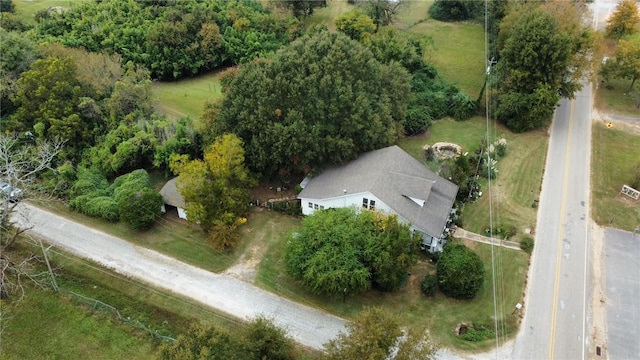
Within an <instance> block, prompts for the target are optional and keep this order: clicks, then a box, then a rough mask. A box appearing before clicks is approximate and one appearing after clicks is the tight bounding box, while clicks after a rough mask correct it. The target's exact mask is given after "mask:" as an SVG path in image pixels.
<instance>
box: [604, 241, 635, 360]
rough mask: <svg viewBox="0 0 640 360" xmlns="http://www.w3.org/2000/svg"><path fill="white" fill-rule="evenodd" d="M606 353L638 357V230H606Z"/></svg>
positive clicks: (616, 357)
mask: <svg viewBox="0 0 640 360" xmlns="http://www.w3.org/2000/svg"><path fill="white" fill-rule="evenodd" d="M604 237H605V245H604V252H605V265H606V269H607V270H606V274H607V275H606V294H607V330H608V331H607V335H608V341H607V355H609V359H612V360H616V359H640V306H638V299H640V282H638V279H640V234H637V235H635V236H633V234H632V233H630V232H627V231H621V230H617V229H606V230H605V235H604Z"/></svg>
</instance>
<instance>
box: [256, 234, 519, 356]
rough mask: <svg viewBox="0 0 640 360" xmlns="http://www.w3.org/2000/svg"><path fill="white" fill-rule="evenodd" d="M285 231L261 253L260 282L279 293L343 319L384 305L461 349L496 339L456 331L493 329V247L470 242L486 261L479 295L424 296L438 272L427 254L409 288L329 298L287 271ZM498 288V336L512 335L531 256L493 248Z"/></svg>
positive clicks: (483, 346) (441, 342)
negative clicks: (469, 337)
mask: <svg viewBox="0 0 640 360" xmlns="http://www.w3.org/2000/svg"><path fill="white" fill-rule="evenodd" d="M286 236H287V234H285V233H284V232H282V233H281V234H280V240H279V241H274V242H273V243H271V245H270V246H269V249H268V250H267V252H266V253H265V255H264V256H263V259H262V262H261V264H260V267H259V271H258V276H257V278H256V284H257V285H258V286H260V287H262V288H264V289H266V290H268V291H271V292H273V293H275V294H277V295H280V296H283V297H286V298H289V299H292V300H294V301H296V302H299V303H301V304H305V305H308V306H311V307H315V308H319V309H322V310H324V311H328V312H330V313H332V314H335V315H337V316H340V317H344V318H347V319H349V318H352V317H353V316H355V315H356V314H357V313H358V312H359V311H361V310H362V309H363V308H364V307H365V306H380V307H383V308H385V309H387V310H388V311H390V312H391V313H392V314H394V315H395V316H396V319H397V320H398V321H399V322H400V323H401V324H402V325H403V326H427V327H428V328H429V330H430V333H431V336H433V337H434V339H435V340H436V341H437V342H438V343H439V345H441V346H443V347H453V348H456V349H461V350H469V351H472V350H485V349H488V348H490V347H491V346H492V345H493V344H494V343H495V342H494V340H485V341H481V342H468V341H464V340H461V339H460V338H459V337H458V336H456V335H454V329H455V327H456V325H457V324H458V323H461V322H464V323H469V324H470V323H476V324H483V325H486V326H488V327H489V328H491V329H493V327H494V322H493V319H494V318H495V317H494V312H493V309H494V307H493V283H492V268H493V267H492V264H491V247H490V246H488V245H485V244H476V243H470V244H468V245H469V246H470V247H471V248H472V249H473V250H474V251H475V252H476V253H477V254H478V255H480V257H481V258H482V260H483V261H484V265H485V281H484V285H483V287H482V289H481V290H480V292H479V293H478V295H477V296H476V298H475V299H473V300H470V301H462V300H454V299H451V298H448V297H446V296H444V295H443V294H441V293H437V294H436V296H435V297H432V298H429V297H426V296H424V295H423V294H422V293H421V291H420V284H421V282H422V280H423V279H424V277H425V276H426V275H427V274H433V273H435V264H434V263H432V262H431V261H429V260H428V259H426V258H423V259H422V260H420V262H419V263H418V264H417V265H415V266H414V267H413V268H412V269H411V275H410V277H409V279H408V282H407V284H406V286H405V287H403V288H402V289H400V290H398V291H395V292H380V291H376V290H370V291H368V292H366V293H364V294H359V295H349V296H347V297H346V298H345V299H343V298H342V297H338V298H331V297H327V296H322V295H316V294H313V293H311V292H310V291H309V290H308V289H307V288H305V287H304V286H302V285H301V284H300V283H299V282H298V281H296V280H295V279H293V278H291V277H290V276H289V275H287V273H286V270H285V267H286V263H285V258H284V248H285V246H286V245H285V244H286V241H287V240H286V239H287V237H286ZM494 259H495V264H496V266H495V269H496V279H497V281H496V291H497V295H498V300H497V301H498V302H497V307H498V319H499V334H500V335H499V336H500V338H501V339H503V340H504V338H505V337H506V338H510V337H513V336H514V335H515V332H516V330H517V315H514V314H513V310H514V307H515V304H516V303H518V302H520V301H521V298H522V294H523V289H524V282H525V277H526V271H527V264H528V259H529V257H528V256H527V255H526V254H525V253H524V252H520V251H514V250H508V249H503V248H498V247H495V248H494Z"/></svg>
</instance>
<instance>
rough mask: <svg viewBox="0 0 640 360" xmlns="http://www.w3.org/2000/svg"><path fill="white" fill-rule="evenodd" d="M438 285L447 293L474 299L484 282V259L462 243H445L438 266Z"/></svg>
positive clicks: (461, 297) (459, 297)
mask: <svg viewBox="0 0 640 360" xmlns="http://www.w3.org/2000/svg"><path fill="white" fill-rule="evenodd" d="M436 276H437V278H438V287H439V288H440V290H442V292H443V293H445V295H447V296H450V297H453V298H457V299H473V298H474V297H475V296H476V294H477V293H478V291H480V289H481V288H482V284H483V282H484V264H483V263H482V259H480V257H479V256H478V255H477V254H476V253H474V252H473V251H472V250H471V249H469V248H468V247H466V246H464V245H462V244H453V243H449V244H447V245H445V247H444V250H443V252H442V255H440V258H439V259H438V265H437V268H436Z"/></svg>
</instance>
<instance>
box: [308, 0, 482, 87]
mask: <svg viewBox="0 0 640 360" xmlns="http://www.w3.org/2000/svg"><path fill="white" fill-rule="evenodd" d="M432 3H433V0H415V1H405V2H404V3H403V4H402V5H401V6H400V7H399V8H398V13H397V15H396V16H395V17H394V22H393V25H394V26H396V27H397V28H398V29H400V30H402V31H405V32H407V33H409V34H412V35H415V36H416V37H418V38H422V39H425V40H428V41H429V42H431V41H432V44H433V49H432V50H430V51H428V52H427V54H426V56H427V60H428V62H429V63H431V64H433V65H434V66H435V67H436V68H437V69H438V71H439V72H440V76H442V77H443V78H444V79H445V80H447V81H449V82H452V83H454V84H456V85H457V86H458V87H459V88H460V90H462V91H463V92H465V93H466V94H468V95H469V96H471V97H472V98H476V97H477V96H478V95H479V93H480V89H481V88H482V84H483V82H484V73H485V68H486V60H485V55H484V29H483V28H482V25H481V24H475V23H445V22H441V21H437V20H433V19H431V18H429V14H428V11H429V7H430V6H431V4H432ZM354 8H356V7H354V6H353V5H349V4H348V3H347V2H346V1H342V0H329V1H328V2H327V7H326V8H323V9H318V10H316V11H315V12H314V14H313V16H311V17H310V18H309V19H307V20H306V23H307V24H308V25H315V24H324V25H326V26H327V27H328V28H329V29H331V30H335V24H334V22H335V19H336V18H337V17H338V16H340V14H342V13H344V12H346V11H349V10H352V9H354Z"/></svg>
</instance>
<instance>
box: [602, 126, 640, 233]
mask: <svg viewBox="0 0 640 360" xmlns="http://www.w3.org/2000/svg"><path fill="white" fill-rule="evenodd" d="M622 126H623V124H620V125H619V126H618V125H616V126H614V128H611V129H609V128H607V127H605V126H604V125H603V124H601V123H596V124H594V126H593V138H592V147H593V153H592V159H591V178H592V183H591V187H592V192H591V196H592V199H591V201H592V204H593V219H594V220H595V221H596V223H598V224H600V225H606V226H614V227H617V228H620V229H625V230H629V231H632V230H633V229H634V228H635V227H636V226H640V204H639V203H636V204H635V205H634V204H632V203H631V202H630V201H628V200H626V199H624V198H623V197H621V196H618V193H619V192H620V189H621V188H622V185H624V184H629V183H631V182H632V180H633V168H634V166H636V164H638V163H640V129H638V128H637V127H636V128H635V129H634V128H632V127H631V126H630V125H627V126H626V127H622Z"/></svg>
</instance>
